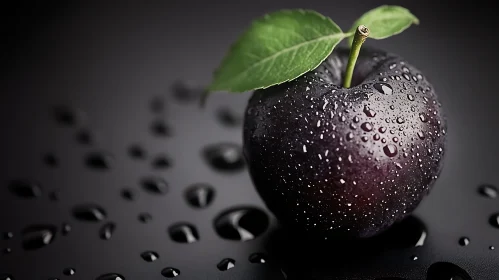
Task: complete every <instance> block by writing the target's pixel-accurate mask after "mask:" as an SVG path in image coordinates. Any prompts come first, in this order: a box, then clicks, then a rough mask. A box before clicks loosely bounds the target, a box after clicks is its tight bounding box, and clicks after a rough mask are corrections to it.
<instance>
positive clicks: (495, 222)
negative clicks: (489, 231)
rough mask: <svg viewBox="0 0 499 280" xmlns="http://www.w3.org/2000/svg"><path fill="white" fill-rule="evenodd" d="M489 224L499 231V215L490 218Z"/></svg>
mask: <svg viewBox="0 0 499 280" xmlns="http://www.w3.org/2000/svg"><path fill="white" fill-rule="evenodd" d="M489 223H490V225H492V226H493V227H495V228H498V229H499V213H495V214H492V215H491V216H490V218H489Z"/></svg>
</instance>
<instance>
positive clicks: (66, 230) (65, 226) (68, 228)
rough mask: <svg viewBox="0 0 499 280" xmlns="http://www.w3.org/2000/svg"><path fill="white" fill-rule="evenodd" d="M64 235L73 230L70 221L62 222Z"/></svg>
mask: <svg viewBox="0 0 499 280" xmlns="http://www.w3.org/2000/svg"><path fill="white" fill-rule="evenodd" d="M61 232H62V235H64V236H66V235H68V234H69V233H70V232H71V225H70V224H68V223H62V230H61Z"/></svg>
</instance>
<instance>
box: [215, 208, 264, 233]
mask: <svg viewBox="0 0 499 280" xmlns="http://www.w3.org/2000/svg"><path fill="white" fill-rule="evenodd" d="M214 226H215V230H216V232H217V233H218V235H219V236H220V237H222V238H224V239H229V240H239V241H248V240H252V239H254V238H256V237H258V236H259V235H261V234H262V233H264V232H265V231H266V230H267V227H268V226H269V218H268V216H267V214H266V213H265V212H263V211H262V210H260V209H257V208H253V207H243V208H232V209H229V210H226V211H224V212H222V213H220V214H219V215H218V216H217V217H216V218H215V221H214Z"/></svg>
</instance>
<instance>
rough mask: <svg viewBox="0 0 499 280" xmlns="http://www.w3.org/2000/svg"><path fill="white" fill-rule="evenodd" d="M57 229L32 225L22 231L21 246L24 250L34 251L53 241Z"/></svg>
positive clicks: (50, 226) (49, 226)
mask: <svg viewBox="0 0 499 280" xmlns="http://www.w3.org/2000/svg"><path fill="white" fill-rule="evenodd" d="M56 232H57V228H56V227H55V226H53V225H33V226H29V227H27V228H25V229H24V230H23V231H22V245H23V248H24V249H25V250H36V249H40V248H42V247H45V246H47V245H49V244H50V243H52V241H54V238H55V235H56Z"/></svg>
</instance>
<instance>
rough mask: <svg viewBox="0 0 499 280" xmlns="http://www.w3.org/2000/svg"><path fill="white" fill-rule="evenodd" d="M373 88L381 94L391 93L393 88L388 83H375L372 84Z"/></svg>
mask: <svg viewBox="0 0 499 280" xmlns="http://www.w3.org/2000/svg"><path fill="white" fill-rule="evenodd" d="M374 88H375V89H376V90H377V91H379V92H381V93H383V94H388V95H389V94H392V93H393V89H392V87H391V86H390V85H389V84H385V83H376V84H374Z"/></svg>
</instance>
